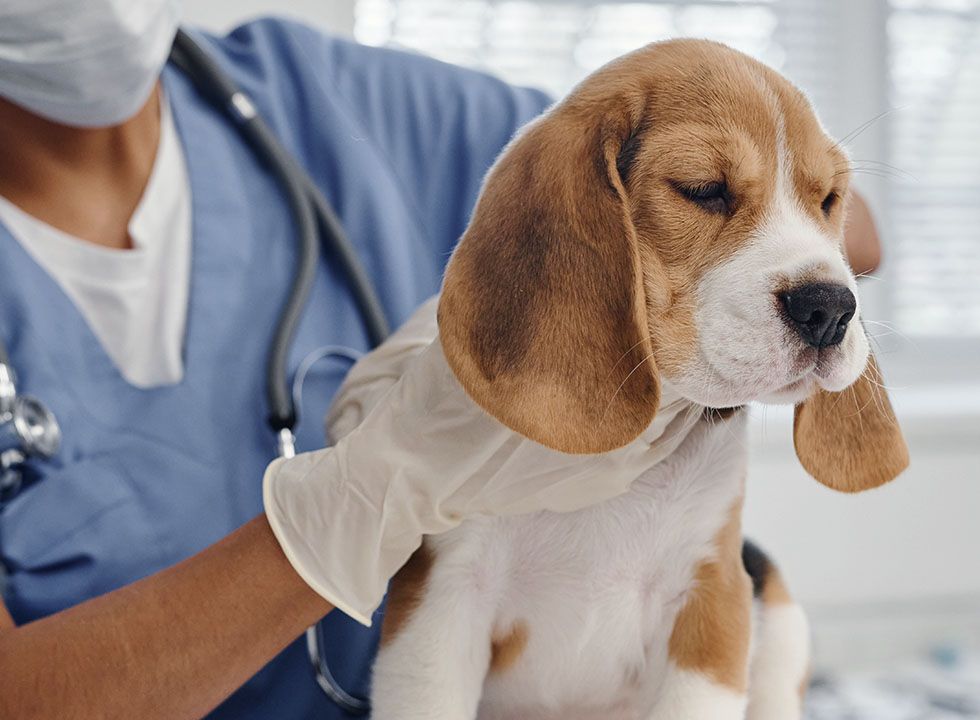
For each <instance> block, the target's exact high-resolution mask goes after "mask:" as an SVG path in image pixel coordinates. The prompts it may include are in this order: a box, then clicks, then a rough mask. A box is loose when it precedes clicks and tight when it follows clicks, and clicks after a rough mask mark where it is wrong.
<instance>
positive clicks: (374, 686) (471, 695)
mask: <svg viewBox="0 0 980 720" xmlns="http://www.w3.org/2000/svg"><path fill="white" fill-rule="evenodd" d="M433 562H434V558H433V556H432V554H431V553H430V551H429V550H428V549H426V547H425V545H423V546H422V547H421V548H419V550H418V551H416V553H415V555H413V556H412V558H411V559H410V560H409V561H408V563H407V564H406V565H405V567H403V568H402V569H401V570H400V571H399V572H398V574H397V575H396V576H395V578H394V579H393V580H392V583H391V587H390V589H389V591H388V606H387V610H386V613H385V619H384V626H383V627H382V632H381V647H380V648H379V650H378V656H377V659H376V660H375V663H374V676H373V679H372V683H371V705H372V711H371V717H372V718H373V720H473V718H475V717H476V711H477V706H478V704H479V701H480V696H481V693H482V689H483V681H484V678H485V677H486V674H487V668H488V666H489V663H490V634H491V628H490V626H491V621H492V618H491V617H490V615H489V613H488V612H487V611H486V609H485V604H484V603H479V602H477V601H476V600H475V599H474V598H472V597H469V593H471V592H473V588H472V586H471V585H467V584H465V583H463V582H461V578H459V577H452V574H453V573H452V571H451V570H449V569H444V568H441V567H440V566H439V565H438V564H435V565H433Z"/></svg>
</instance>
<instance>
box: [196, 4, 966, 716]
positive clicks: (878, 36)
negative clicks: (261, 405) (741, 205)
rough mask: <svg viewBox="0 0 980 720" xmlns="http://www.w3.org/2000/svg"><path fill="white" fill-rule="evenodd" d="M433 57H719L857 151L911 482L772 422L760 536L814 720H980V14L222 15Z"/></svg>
mask: <svg viewBox="0 0 980 720" xmlns="http://www.w3.org/2000/svg"><path fill="white" fill-rule="evenodd" d="M187 5H188V6H187V8H186V16H187V20H188V22H190V23H193V24H197V25H202V26H205V27H208V28H211V29H215V30H224V29H228V28H230V27H232V26H233V25H234V24H236V23H237V22H239V21H240V20H243V19H246V18H250V17H254V16H256V15H263V14H278V15H288V16H293V17H297V18H300V19H302V20H304V21H306V22H308V23H310V24H313V25H316V26H317V27H320V28H321V29H323V30H326V31H329V32H333V33H338V34H343V35H348V36H352V37H353V38H355V39H356V40H357V41H359V42H363V43H367V44H373V45H389V46H395V47H401V48H407V49H411V50H414V51H418V52H422V53H426V54H430V55H434V56H436V57H438V58H441V59H443V60H446V61H448V62H452V63H458V64H462V65H467V66H471V67H475V68H479V69H482V70H485V71H487V72H491V73H494V74H497V75H500V76H501V77H503V78H504V79H506V80H508V81H510V82H513V83H517V84H523V85H533V86H538V87H541V88H544V89H546V90H548V91H549V92H551V93H552V94H554V95H556V96H558V95H561V94H562V93H564V92H565V91H567V90H568V89H569V88H570V87H571V86H572V85H573V84H574V83H575V82H576V81H577V80H578V79H580V78H581V77H582V76H584V75H585V74H587V73H588V72H590V71H591V70H593V69H595V68H597V67H598V66H599V65H601V64H603V63H604V62H606V61H607V60H610V59H611V58H613V57H615V56H617V55H619V54H622V53H624V52H627V51H629V50H632V49H634V48H636V47H638V46H640V45H643V44H645V43H647V42H650V41H654V40H660V39H664V38H669V37H675V36H696V37H707V38H713V39H716V40H720V41H723V42H726V43H728V44H730V45H732V46H734V47H736V48H739V49H741V50H743V51H745V52H747V53H749V54H751V55H754V56H756V57H757V58H759V59H761V60H763V61H764V62H766V63H768V64H770V65H772V66H773V67H775V68H776V69H778V70H780V71H782V72H783V73H785V74H786V75H788V76H789V77H790V78H791V79H792V80H794V81H795V82H796V83H797V84H799V85H800V86H801V87H802V88H803V89H804V90H805V91H806V92H807V93H808V94H809V95H810V97H811V98H812V100H813V102H814V105H815V106H816V108H817V111H818V113H819V115H820V116H821V118H822V119H823V121H824V123H825V125H826V126H827V128H828V129H829V131H830V132H831V134H832V135H834V136H835V137H837V138H846V142H845V145H846V146H847V148H848V149H849V151H850V153H851V155H852V159H853V163H854V169H855V172H856V185H857V187H858V188H859V189H860V190H861V191H862V192H863V193H864V195H865V196H866V197H867V198H868V201H869V204H870V205H871V207H872V208H873V210H874V213H875V216H876V219H877V222H878V225H879V228H880V231H881V235H882V239H883V242H884V253H885V254H884V263H883V265H882V267H881V268H880V269H879V271H878V272H876V273H875V274H874V276H873V277H869V278H867V279H865V280H863V281H862V288H861V293H862V301H863V303H864V305H865V308H866V309H865V314H866V317H867V318H868V319H869V325H868V329H869V331H870V333H871V334H872V335H873V336H875V342H876V345H877V352H878V357H879V359H880V361H881V364H882V365H883V368H884V371H885V375H886V379H887V381H888V384H889V387H890V388H891V394H892V399H893V401H894V403H895V405H896V409H897V411H898V413H899V416H900V418H901V421H902V424H903V426H904V428H905V430H906V434H907V437H908V440H909V443H910V446H911V451H912V467H911V469H910V470H909V471H908V472H907V473H906V474H905V475H904V476H903V477H901V478H900V479H899V480H898V481H896V482H895V483H893V484H892V485H890V486H887V487H885V488H882V489H880V490H877V491H873V492H871V493H868V494H866V495H862V496H857V497H849V496H842V495H836V494H834V493H832V492H831V491H829V490H826V489H824V488H822V487H820V486H818V485H817V484H816V483H815V482H814V481H812V480H810V479H808V478H807V476H806V475H805V474H804V473H803V471H802V470H801V469H800V468H799V466H798V464H797V462H796V459H795V457H794V455H793V452H792V442H791V435H790V425H791V421H792V416H791V412H790V411H789V410H788V409H783V408H775V409H773V408H769V409H766V410H765V411H764V412H763V411H762V410H759V411H757V412H756V420H755V423H754V437H753V447H752V451H753V454H754V456H755V457H754V461H753V465H752V470H751V475H750V482H749V500H748V506H747V511H746V525H747V533H748V534H750V535H751V536H753V537H754V538H756V539H757V540H758V541H759V542H760V543H761V544H762V545H763V546H764V547H766V548H767V549H768V550H769V551H770V552H771V553H772V554H773V555H774V556H775V558H776V559H777V560H778V561H779V563H780V564H781V565H782V567H783V569H784V572H785V574H786V575H787V576H788V578H789V581H790V584H791V587H792V588H793V590H794V592H795V594H796V595H797V597H798V598H800V599H801V600H802V602H803V603H804V604H805V605H806V606H807V608H808V610H809V613H810V616H811V620H812V623H813V629H814V642H815V652H816V671H817V672H816V677H817V680H818V687H817V689H816V691H815V692H814V693H813V694H812V699H811V707H810V710H809V712H810V716H811V717H812V718H839V719H844V718H873V719H874V720H888V719H890V718H903V719H906V718H907V719H908V720H920V719H925V718H929V719H930V720H933V719H937V720H938V719H941V718H963V717H975V718H980V660H977V657H980V656H978V655H977V654H976V653H977V651H978V649H980V556H978V555H980V553H978V550H980V0H698V1H697V2H685V1H677V2H616V1H612V0H608V1H607V0H334V1H329V0H207V1H202V2H198V3H193V4H191V3H188V4H187Z"/></svg>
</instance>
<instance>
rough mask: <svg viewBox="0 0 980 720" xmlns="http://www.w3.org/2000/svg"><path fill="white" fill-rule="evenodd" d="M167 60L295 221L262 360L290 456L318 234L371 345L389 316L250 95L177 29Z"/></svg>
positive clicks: (322, 672) (333, 696) (310, 633)
mask: <svg viewBox="0 0 980 720" xmlns="http://www.w3.org/2000/svg"><path fill="white" fill-rule="evenodd" d="M170 60H171V62H173V63H174V64H175V65H176V66H177V67H178V68H180V69H181V70H183V71H184V73H185V74H186V75H187V77H189V78H190V79H191V81H192V82H193V83H194V85H195V87H196V88H197V89H198V91H199V92H200V93H201V94H203V95H204V96H205V97H207V98H208V99H209V100H211V102H212V103H214V104H215V105H216V106H217V107H219V108H221V109H223V110H224V112H225V113H226V114H227V115H228V116H229V117H230V118H231V119H232V120H233V121H234V123H235V125H236V126H237V127H238V128H239V130H240V132H241V133H242V135H243V137H244V138H245V140H246V142H248V144H249V145H250V146H251V147H252V148H253V150H254V151H255V153H256V155H257V156H258V157H259V158H260V160H262V162H263V163H264V164H265V165H266V167H267V168H268V169H269V170H270V171H271V172H272V173H273V174H274V175H275V176H276V178H277V180H278V181H279V183H280V185H281V187H282V189H283V193H284V195H285V196H286V200H287V202H288V203H289V207H290V211H291V212H292V215H293V218H294V221H295V223H296V232H297V236H298V238H299V244H300V247H299V263H298V265H297V268H296V272H295V274H294V277H293V283H292V286H291V287H290V291H289V295H288V297H287V299H286V302H285V305H284V307H283V310H282V314H281V315H280V319H279V323H278V325H277V326H276V330H275V335H274V339H273V343H272V346H271V348H270V352H269V357H268V361H267V365H266V394H267V396H268V403H269V425H270V427H271V428H272V430H273V431H274V432H275V433H277V435H278V439H279V448H278V452H279V455H280V456H283V457H291V456H292V455H294V454H295V445H294V437H293V428H294V427H295V425H296V422H297V408H296V405H295V402H294V400H293V396H292V393H291V391H290V387H289V379H288V373H287V362H288V355H289V349H290V346H291V345H292V341H293V338H294V336H295V334H296V329H297V326H298V325H299V322H300V319H301V317H302V313H303V309H304V308H305V306H306V301H307V299H308V298H309V294H310V290H311V288H312V286H313V281H314V278H315V275H316V267H317V263H318V260H319V254H320V253H319V250H320V246H319V243H318V238H320V239H322V241H323V242H324V244H325V245H327V246H328V250H329V251H331V252H332V253H333V255H334V256H335V257H336V259H337V260H339V261H340V263H341V265H342V266H343V269H344V272H345V274H346V277H347V279H348V282H349V283H350V290H351V293H352V294H353V296H354V300H355V302H356V304H357V307H358V310H359V311H360V313H361V315H362V317H363V320H364V324H365V328H366V330H367V333H368V337H369V339H370V342H371V345H372V347H373V346H376V345H379V344H380V343H381V342H383V341H384V339H385V338H386V337H387V336H388V323H387V321H386V319H385V315H384V310H383V308H382V306H381V302H380V300H379V299H378V296H377V294H376V293H375V292H374V288H373V286H372V284H371V281H370V279H369V278H368V274H367V271H366V270H365V269H364V266H363V265H362V264H361V262H360V260H359V259H358V257H357V253H356V251H355V250H354V246H353V245H352V244H351V242H350V240H349V239H348V238H347V236H346V234H345V232H344V230H343V227H342V226H341V224H340V220H339V219H338V218H337V215H336V213H335V212H334V210H333V208H332V207H331V206H330V203H329V202H327V200H326V198H325V197H323V195H322V193H320V191H319V189H318V188H317V187H316V185H315V184H314V182H313V180H312V178H310V176H309V175H308V174H307V173H306V172H305V171H304V170H303V169H302V168H301V167H300V166H299V164H298V163H297V162H296V160H295V159H294V158H293V156H292V155H291V154H290V153H289V152H288V151H287V150H286V149H285V148H284V147H283V146H282V144H281V143H280V142H279V140H278V138H276V136H275V135H274V133H273V132H272V131H271V130H270V129H269V127H268V125H266V123H265V122H264V121H263V120H262V118H261V117H260V116H259V115H258V113H257V112H256V110H255V106H254V105H253V104H252V101H251V100H250V99H249V98H248V96H246V95H245V94H244V93H243V92H242V91H241V90H240V88H238V87H237V85H236V84H235V83H234V81H233V80H232V79H231V78H230V77H228V76H227V75H226V74H225V72H224V71H223V70H222V68H221V67H220V66H219V65H218V64H217V63H216V62H215V61H214V60H213V59H212V58H211V57H210V56H209V55H208V54H207V53H206V52H205V51H204V50H203V49H202V48H201V47H200V46H199V45H198V44H197V42H195V41H194V39H193V38H192V37H190V35H188V34H187V33H186V32H184V31H183V30H178V31H177V36H176V38H175V39H174V44H173V48H172V50H171V55H170ZM318 230H319V234H318ZM306 644H307V653H308V655H309V659H310V662H311V664H312V666H313V671H314V675H315V678H316V682H317V685H318V686H319V687H320V689H321V690H322V691H323V692H324V694H325V695H326V696H327V697H328V698H329V699H330V700H331V701H332V702H334V703H335V704H336V705H337V706H338V707H340V708H341V709H342V710H344V711H345V712H347V713H348V714H350V715H357V716H359V715H366V714H367V713H368V712H369V711H370V704H369V702H368V700H367V699H365V698H360V697H356V696H354V695H352V694H350V693H348V692H347V691H346V690H344V689H343V687H341V686H340V684H339V683H338V682H337V681H336V679H335V678H334V677H333V675H332V674H331V672H330V668H329V666H328V665H327V662H326V659H325V658H324V656H323V652H322V649H321V648H322V646H321V641H320V633H319V626H318V625H313V626H312V627H310V628H308V629H307V631H306Z"/></svg>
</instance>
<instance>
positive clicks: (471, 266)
mask: <svg viewBox="0 0 980 720" xmlns="http://www.w3.org/2000/svg"><path fill="white" fill-rule="evenodd" d="M615 112H616V113H617V115H616V116H615V117H602V115H601V111H600V109H599V108H598V106H595V105H593V106H591V107H583V106H582V105H579V106H578V107H574V106H569V104H568V103H566V104H565V105H561V106H558V107H557V108H555V109H554V110H552V111H551V113H549V115H547V116H545V117H544V118H542V119H540V120H538V121H536V122H535V123H534V124H533V125H531V126H529V127H528V128H527V129H526V130H525V131H524V132H523V133H522V134H521V135H520V136H519V137H518V138H517V139H516V140H515V141H514V142H513V143H512V144H511V146H510V147H509V148H508V149H507V150H506V151H505V153H504V154H503V155H502V157H501V158H500V160H498V162H497V164H496V165H495V166H494V168H493V169H492V170H491V172H490V174H489V175H488V177H487V180H486V184H485V185H484V188H483V193H482V195H481V196H480V200H479V202H478V203H477V206H476V210H475V212H474V216H473V219H472V221H471V223H470V225H469V228H468V229H467V230H466V233H465V234H464V235H463V238H462V240H461V241H460V244H459V246H458V247H457V248H456V251H455V252H454V254H453V257H452V259H451V260H450V262H449V266H448V268H447V270H446V276H445V280H444V283H443V290H442V298H441V300H440V304H439V333H440V338H441V341H442V345H443V349H444V352H445V354H446V358H447V360H448V361H449V364H450V366H451V367H452V369H453V371H454V372H455V374H456V376H457V377H458V378H459V380H460V382H461V383H462V385H463V387H464V388H465V389H466V391H467V392H468V393H469V394H470V396H471V397H472V398H473V399H474V400H475V401H476V402H477V403H479V404H480V405H481V406H482V407H483V409H485V410H486V411H487V412H489V413H490V414H491V415H493V416H494V417H495V418H497V419H498V420H500V421H501V422H502V423H504V424H505V425H507V426H508V427H510V428H511V429H513V430H515V431H517V432H519V433H521V434H522V435H524V436H526V437H529V438H531V439H532V440H535V441H537V442H540V443H542V444H544V445H547V446H549V447H551V448H554V449H557V450H561V451H563V452H568V453H598V452H605V451H608V450H611V449H613V448H617V447H620V446H622V445H625V444H627V443H629V442H630V441H631V440H633V439H634V438H635V437H636V436H637V435H639V434H640V433H641V432H642V431H643V430H644V429H645V428H646V426H647V425H648V424H649V423H650V422H651V420H652V419H653V416H654V414H655V413H656V410H657V405H658V402H659V398H660V384H659V379H658V375H657V371H656V367H655V365H654V361H653V359H652V350H651V345H650V338H649V331H648V329H647V319H646V310H645V296H644V279H643V275H642V273H641V269H640V256H639V249H638V247H637V238H636V232H635V230H634V228H633V223H632V220H631V218H630V215H631V213H630V207H629V200H628V198H627V194H626V190H625V186H624V185H625V184H624V177H625V176H626V174H627V173H628V172H629V166H630V164H631V160H632V157H633V156H634V155H635V153H636V150H637V147H638V143H639V139H638V137H637V135H636V133H635V129H632V128H635V127H636V126H635V124H634V120H636V121H638V118H630V117H628V111H626V110H623V109H619V110H616V111H615Z"/></svg>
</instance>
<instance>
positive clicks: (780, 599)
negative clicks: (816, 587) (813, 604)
mask: <svg viewBox="0 0 980 720" xmlns="http://www.w3.org/2000/svg"><path fill="white" fill-rule="evenodd" d="M760 599H761V600H762V602H763V603H765V604H766V605H791V604H792V603H793V597H792V596H791V595H790V594H789V588H788V587H786V582H785V581H784V580H783V576H782V574H781V573H780V572H779V570H778V569H777V568H776V566H775V565H770V566H769V571H768V572H767V573H766V577H765V579H764V580H763V584H762V594H761V595H760Z"/></svg>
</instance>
